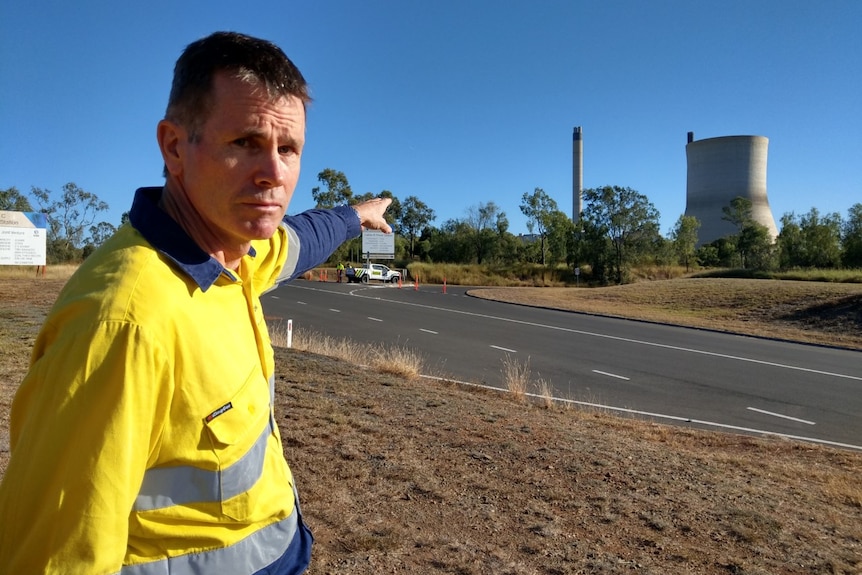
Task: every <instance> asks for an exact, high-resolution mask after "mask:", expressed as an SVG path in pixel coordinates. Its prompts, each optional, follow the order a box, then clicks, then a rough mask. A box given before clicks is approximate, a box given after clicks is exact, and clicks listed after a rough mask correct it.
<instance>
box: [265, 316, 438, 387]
mask: <svg viewBox="0 0 862 575" xmlns="http://www.w3.org/2000/svg"><path fill="white" fill-rule="evenodd" d="M287 329H288V328H287V326H286V325H284V324H282V323H277V324H275V325H272V326H270V335H271V337H272V343H273V345H275V346H277V347H288V335H287ZM291 343H292V347H293V348H295V349H297V350H299V351H306V352H309V353H316V354H318V355H325V356H328V357H335V358H338V359H340V360H342V361H346V362H349V363H352V364H354V365H356V366H362V367H369V368H372V369H374V370H375V371H377V372H380V373H388V374H392V375H398V376H401V377H404V378H407V379H412V378H416V377H419V375H420V374H421V373H423V367H424V364H425V360H424V358H423V357H422V354H420V353H419V352H418V351H416V350H415V349H413V348H409V347H407V346H398V345H395V346H385V345H374V344H360V343H356V342H354V341H352V340H350V339H346V338H335V337H331V336H328V335H326V334H322V333H319V332H316V331H314V330H302V329H300V330H296V331H295V332H294V333H293V338H292V342H291Z"/></svg>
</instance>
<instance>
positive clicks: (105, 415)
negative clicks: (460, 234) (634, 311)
mask: <svg viewBox="0 0 862 575" xmlns="http://www.w3.org/2000/svg"><path fill="white" fill-rule="evenodd" d="M309 101H310V99H309V96H308V91H307V87H306V83H305V80H304V79H303V77H302V75H301V74H300V72H299V70H297V69H296V67H295V66H294V65H293V63H292V62H291V61H290V60H289V59H288V58H287V57H286V56H285V55H284V53H283V52H282V51H281V50H280V49H279V48H278V47H276V46H274V45H273V44H271V43H269V42H265V41H262V40H258V39H255V38H251V37H248V36H243V35H239V34H233V33H216V34H213V35H211V36H209V37H207V38H204V39H202V40H199V41H197V42H194V43H192V44H190V45H189V46H188V47H187V48H186V50H185V51H184V52H183V54H182V55H181V57H180V58H179V60H178V61H177V65H176V68H175V70H174V81H173V86H172V89H171V94H170V99H169V102H168V107H167V112H166V115H165V119H164V120H162V121H161V122H160V123H159V125H158V130H157V138H158V143H159V147H160V149H161V152H162V157H163V159H164V165H165V174H166V182H165V185H164V187H163V188H143V189H140V190H138V191H137V192H136V195H135V199H134V202H133V205H132V209H131V212H130V214H129V220H130V223H131V225H130V226H124V227H122V228H121V229H120V230H119V231H118V232H117V234H116V235H115V236H114V237H112V238H111V239H110V240H108V241H107V242H106V243H105V244H104V245H103V246H102V247H101V248H100V249H99V250H97V251H96V252H95V253H93V254H92V255H91V256H90V257H89V258H88V259H87V260H86V262H84V264H83V265H82V266H81V267H80V268H79V270H78V271H77V272H76V274H75V275H74V276H73V277H72V278H71V279H70V280H69V282H68V283H67V285H66V286H65V287H64V289H63V291H62V293H61V294H60V296H59V297H58V300H57V302H56V304H55V305H54V308H53V309H52V311H51V312H50V314H49V316H48V318H47V320H46V322H45V325H44V326H43V328H42V331H41V332H40V335H39V337H38V339H37V341H36V343H35V346H34V349H33V355H32V358H31V366H30V370H29V372H28V374H27V376H26V377H25V379H24V381H23V382H22V384H21V387H20V389H19V391H18V394H17V396H16V398H15V401H14V404H13V407H12V415H11V427H10V438H11V445H12V457H11V460H10V462H9V466H8V469H7V471H6V475H5V477H4V479H3V483H2V485H0V572H2V573H10V574H11V573H27V574H31V573H64V574H68V573H88V574H95V573H123V574H126V573H129V574H149V573H159V574H166V573H172V574H176V573H183V574H185V573H231V574H250V573H267V574H293V573H302V572H303V571H305V569H306V567H307V565H308V563H309V560H310V554H311V542H312V538H311V534H310V532H309V531H308V529H307V528H306V527H305V526H304V525H303V523H302V518H301V517H300V512H299V504H298V501H297V498H296V492H295V489H294V483H293V477H292V475H291V472H290V469H289V468H288V466H287V463H286V462H285V460H284V456H283V452H282V443H281V439H280V437H279V431H278V429H277V427H276V425H275V421H274V415H273V397H274V392H275V391H274V383H273V382H274V378H273V371H274V365H273V352H272V346H271V344H270V339H269V335H268V333H267V330H266V325H265V323H264V318H263V312H262V309H261V305H260V300H259V295H260V294H261V293H262V292H263V291H265V290H266V289H269V288H270V287H272V286H273V285H275V284H276V283H277V282H279V281H284V280H288V279H290V278H292V277H295V276H297V275H298V274H300V273H302V272H303V271H305V270H306V269H309V268H311V267H313V266H314V265H316V264H317V263H320V262H321V261H323V260H325V259H326V257H328V255H329V254H330V253H331V252H332V251H333V250H334V249H335V248H336V247H337V246H338V245H339V244H340V243H341V242H343V241H344V240H346V239H348V238H349V237H353V236H356V235H358V234H359V231H360V227H361V226H367V227H371V228H376V229H381V230H383V231H385V232H390V231H391V229H390V228H389V226H388V225H387V224H386V222H385V220H384V219H383V212H384V211H385V209H386V206H387V205H388V203H389V202H388V200H372V201H371V202H366V203H363V204H359V205H357V206H355V207H354V208H349V207H340V208H335V209H334V210H316V211H311V212H306V213H304V214H300V215H299V216H295V217H291V218H287V220H286V223H285V222H283V217H284V214H285V211H286V209H287V206H288V203H289V201H290V198H291V195H292V194H293V191H294V188H295V186H296V182H297V179H298V177H299V167H300V157H301V154H302V149H303V145H304V141H305V106H306V104H307V103H308V102H309Z"/></svg>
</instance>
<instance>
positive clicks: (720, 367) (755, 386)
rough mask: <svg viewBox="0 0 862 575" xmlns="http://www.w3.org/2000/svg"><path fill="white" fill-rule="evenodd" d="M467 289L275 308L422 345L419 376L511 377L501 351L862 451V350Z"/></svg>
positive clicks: (325, 325) (709, 414) (278, 298)
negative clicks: (484, 295) (515, 300)
mask: <svg viewBox="0 0 862 575" xmlns="http://www.w3.org/2000/svg"><path fill="white" fill-rule="evenodd" d="M467 289H468V288H462V287H451V286H450V287H448V288H447V289H446V293H444V292H443V289H442V287H441V286H433V285H429V286H420V287H419V289H418V290H416V289H414V286H413V285H412V284H409V285H408V284H404V285H403V287H402V288H400V289H399V288H398V287H397V286H392V285H376V284H375V283H372V284H368V285H365V284H337V283H325V282H315V281H304V280H299V281H296V282H294V283H291V284H286V285H284V286H281V287H279V288H278V289H276V290H273V291H271V292H269V293H267V294H265V295H264V297H263V305H264V308H265V310H266V314H267V316H268V317H270V318H279V319H282V320H285V321H286V320H288V319H290V320H292V322H293V328H294V330H296V329H304V330H306V329H310V330H314V331H317V332H320V333H324V334H327V335H330V336H333V337H347V338H350V339H352V340H354V341H357V342H373V343H384V344H396V345H400V346H405V347H409V348H413V349H416V350H417V351H419V352H420V354H421V355H422V356H423V357H424V359H425V364H426V365H427V367H428V369H427V374H428V375H431V376H437V377H445V378H448V379H452V380H457V381H463V382H467V383H471V384H479V385H487V386H491V387H499V388H503V387H505V385H504V382H503V375H502V369H503V366H504V360H505V359H506V358H507V356H508V357H509V358H510V359H511V360H514V361H517V362H518V363H519V364H521V365H525V364H526V363H527V362H529V368H530V370H531V372H532V379H533V380H542V381H545V382H547V383H548V384H550V386H551V387H552V389H553V393H554V396H555V397H557V398H559V399H561V400H564V401H571V402H574V403H579V404H589V405H598V406H602V407H604V408H608V409H612V410H616V411H620V412H626V413H631V414H634V415H636V416H642V417H648V418H652V419H655V420H657V421H663V422H667V423H677V424H681V425H686V426H692V427H700V428H707V429H713V430H725V431H731V432H743V433H754V434H759V433H769V434H777V435H784V436H788V437H792V438H796V439H803V440H805V441H812V442H817V443H823V444H829V445H833V446H839V447H844V448H850V449H857V450H862V352H857V351H848V350H841V349H834V348H829V347H822V346H812V345H803V344H795V343H788V342H781V341H773V340H769V339H762V338H753V337H746V336H736V335H729V334H723V333H716V332H711V331H707V330H697V329H689V328H681V327H676V326H667V325H659V324H653V323H647V322H638V321H628V320H621V319H614V318H606V317H599V316H591V315H586V314H578V313H571V312H561V311H554V310H545V309H539V308H531V307H527V306H518V305H511V304H504V303H499V302H493V301H488V300H482V299H478V298H474V297H469V296H466V291H467Z"/></svg>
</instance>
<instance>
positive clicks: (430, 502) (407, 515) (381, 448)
mask: <svg viewBox="0 0 862 575" xmlns="http://www.w3.org/2000/svg"><path fill="white" fill-rule="evenodd" d="M61 285H62V281H58V280H50V279H49V280H35V279H32V278H30V279H26V280H23V279H22V280H15V281H6V280H4V279H3V278H2V277H0V350H2V354H3V365H2V372H0V386H2V388H0V389H2V396H0V410H2V411H0V430H3V432H4V433H5V432H6V431H7V430H8V406H9V402H10V401H11V394H12V393H13V392H14V389H15V388H16V386H17V384H18V382H19V381H20V379H21V377H22V376H23V373H24V370H25V369H26V364H27V355H28V353H29V349H30V347H31V346H32V341H33V337H34V336H35V333H36V331H37V330H38V327H39V325H40V324H41V321H42V319H43V318H44V314H45V313H46V310H47V307H48V306H49V305H50V303H51V302H52V301H53V299H54V297H55V296H56V293H57V290H58V289H59V287H60V286H61ZM573 291H574V290H573ZM596 295H597V296H601V293H600V292H597V293H596ZM632 297H634V296H632ZM630 309H632V310H634V309H635V304H632V307H631V308H630ZM806 309H807V308H806ZM274 331H275V330H274ZM303 337H305V336H302V337H300V334H297V336H296V337H295V339H294V345H295V347H294V349H284V348H277V349H276V365H277V366H278V371H277V381H276V387H277V389H276V399H275V402H276V405H275V409H276V417H277V419H278V422H279V425H280V427H281V429H282V432H283V433H282V435H283V438H284V441H285V454H286V456H287V457H288V459H289V460H290V462H291V466H292V468H293V470H294V473H295V474H296V476H297V481H298V485H299V489H300V493H301V495H302V497H303V511H304V515H305V519H306V521H307V522H308V523H309V524H310V525H311V527H312V529H313V531H314V533H315V537H316V545H315V549H314V555H313V560H312V567H311V574H312V575H324V574H332V575H340V574H360V573H362V574H365V573H413V574H426V573H450V574H459V575H485V574H488V575H490V574H494V575H497V574H502V575H562V574H568V573H602V574H609V575H617V574H620V575H621V574H628V573H639V574H667V573H672V574H677V573H689V574H731V573H733V574H748V575H765V574H773V573H780V574H799V575H802V574H811V573H843V574H851V573H857V574H858V573H860V572H862V487H860V485H862V482H860V481H859V477H860V476H862V454H859V453H855V452H849V451H842V450H837V449H832V448H828V447H822V446H815V445H809V444H803V443H798V442H793V441H789V440H782V439H768V438H755V437H746V436H738V435H731V434H725V433H712V432H703V431H697V430H693V429H680V428H674V427H670V426H666V425H660V424H656V423H649V422H643V421H637V420H633V419H626V418H619V417H613V416H610V415H608V414H606V413H604V412H602V411H599V410H597V411H592V412H587V411H583V410H580V409H562V408H550V409H549V408H548V406H547V405H545V404H544V402H543V401H542V400H541V397H538V398H536V399H537V400H536V401H523V402H516V401H512V399H511V397H510V395H509V394H503V393H499V392H494V391H490V390H485V389H482V388H476V387H470V388H467V387H464V386H460V385H454V384H451V383H446V382H441V381H435V382H430V381H429V380H427V379H424V378H407V377H403V376H400V375H392V374H386V373H378V370H376V369H375V370H370V369H368V368H365V367H361V366H360V365H359V364H358V362H353V361H342V360H335V359H332V358H329V357H325V356H322V355H318V354H314V353H310V352H304V351H299V350H298V349H296V345H297V342H298V341H300V340H301V339H302V338H303ZM307 337H308V338H309V339H321V338H320V337H319V336H318V335H313V334H308V336H307ZM332 346H333V347H334V348H338V347H339V346H341V344H339V343H338V342H334V343H333V344H332ZM347 347H351V346H350V345H348V346H347ZM366 353H367V350H366ZM516 367H517V366H516ZM519 367H520V369H521V371H522V372H523V370H524V366H523V365H522V366H519ZM501 373H502V370H501ZM531 377H532V376H529V377H527V379H528V380H529V379H530V378H531ZM528 385H529V386H534V387H537V388H538V391H539V396H541V394H542V391H541V380H538V382H536V381H531V382H529V384H528ZM531 388H532V387H531ZM526 396H527V397H532V396H531V395H530V394H529V393H527V394H526ZM7 445H8V443H4V448H3V449H4V450H3V451H2V452H0V472H2V468H3V467H4V466H5V462H6V459H7V458H8V451H7V450H5V446H7Z"/></svg>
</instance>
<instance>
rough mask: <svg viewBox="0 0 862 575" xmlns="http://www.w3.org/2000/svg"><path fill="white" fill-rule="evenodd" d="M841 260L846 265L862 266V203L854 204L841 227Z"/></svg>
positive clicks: (852, 266)
mask: <svg viewBox="0 0 862 575" xmlns="http://www.w3.org/2000/svg"><path fill="white" fill-rule="evenodd" d="M841 245H842V253H841V262H842V263H843V264H844V267H848V268H862V204H853V206H851V207H850V209H849V210H848V212H847V220H845V222H844V225H843V226H842V228H841Z"/></svg>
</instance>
